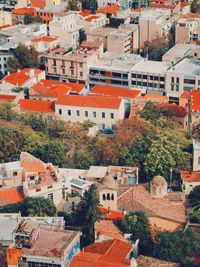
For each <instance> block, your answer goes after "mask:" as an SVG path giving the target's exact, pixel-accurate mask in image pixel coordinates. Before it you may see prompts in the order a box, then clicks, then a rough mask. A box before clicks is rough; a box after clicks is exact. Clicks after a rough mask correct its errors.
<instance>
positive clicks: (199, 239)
mask: <svg viewBox="0 0 200 267" xmlns="http://www.w3.org/2000/svg"><path fill="white" fill-rule="evenodd" d="M199 251H200V234H199V233H195V232H193V231H192V230H187V231H185V232H182V231H177V232H172V233H171V232H162V233H159V234H158V236H157V242H156V244H155V246H154V249H153V256H155V257H157V258H159V259H161V260H167V261H172V262H177V263H181V267H190V266H191V267H192V266H195V264H194V260H195V257H199Z"/></svg>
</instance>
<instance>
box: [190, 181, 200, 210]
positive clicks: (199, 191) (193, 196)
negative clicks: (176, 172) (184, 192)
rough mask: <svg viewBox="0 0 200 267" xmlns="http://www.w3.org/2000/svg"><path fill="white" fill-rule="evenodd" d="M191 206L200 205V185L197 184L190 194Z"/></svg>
mask: <svg viewBox="0 0 200 267" xmlns="http://www.w3.org/2000/svg"><path fill="white" fill-rule="evenodd" d="M188 200H189V206H190V207H197V206H200V185H198V186H196V187H195V188H194V189H193V190H192V191H191V192H190V194H189V196H188Z"/></svg>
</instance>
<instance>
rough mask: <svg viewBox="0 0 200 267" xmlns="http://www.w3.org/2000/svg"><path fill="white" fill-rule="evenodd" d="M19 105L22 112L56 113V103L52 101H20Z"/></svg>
mask: <svg viewBox="0 0 200 267" xmlns="http://www.w3.org/2000/svg"><path fill="white" fill-rule="evenodd" d="M18 104H19V106H20V110H21V111H30V112H42V113H43V112H45V113H46V112H47V113H54V103H53V102H50V101H42V100H31V99H20V100H19V102H18Z"/></svg>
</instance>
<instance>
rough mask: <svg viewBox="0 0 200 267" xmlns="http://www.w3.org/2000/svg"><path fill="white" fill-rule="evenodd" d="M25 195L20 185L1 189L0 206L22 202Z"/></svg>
mask: <svg viewBox="0 0 200 267" xmlns="http://www.w3.org/2000/svg"><path fill="white" fill-rule="evenodd" d="M23 200H24V195H23V193H22V191H21V189H20V188H19V187H15V188H11V189H4V190H0V206H5V205H9V204H14V203H18V202H22V201H23Z"/></svg>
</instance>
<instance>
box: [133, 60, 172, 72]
mask: <svg viewBox="0 0 200 267" xmlns="http://www.w3.org/2000/svg"><path fill="white" fill-rule="evenodd" d="M169 67H170V64H169V63H168V62H162V61H153V60H144V61H141V62H139V63H138V64H136V65H135V66H134V67H133V68H132V72H135V71H137V72H142V73H144V72H147V73H157V74H164V73H165V72H166V71H167V70H168V69H169Z"/></svg>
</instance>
